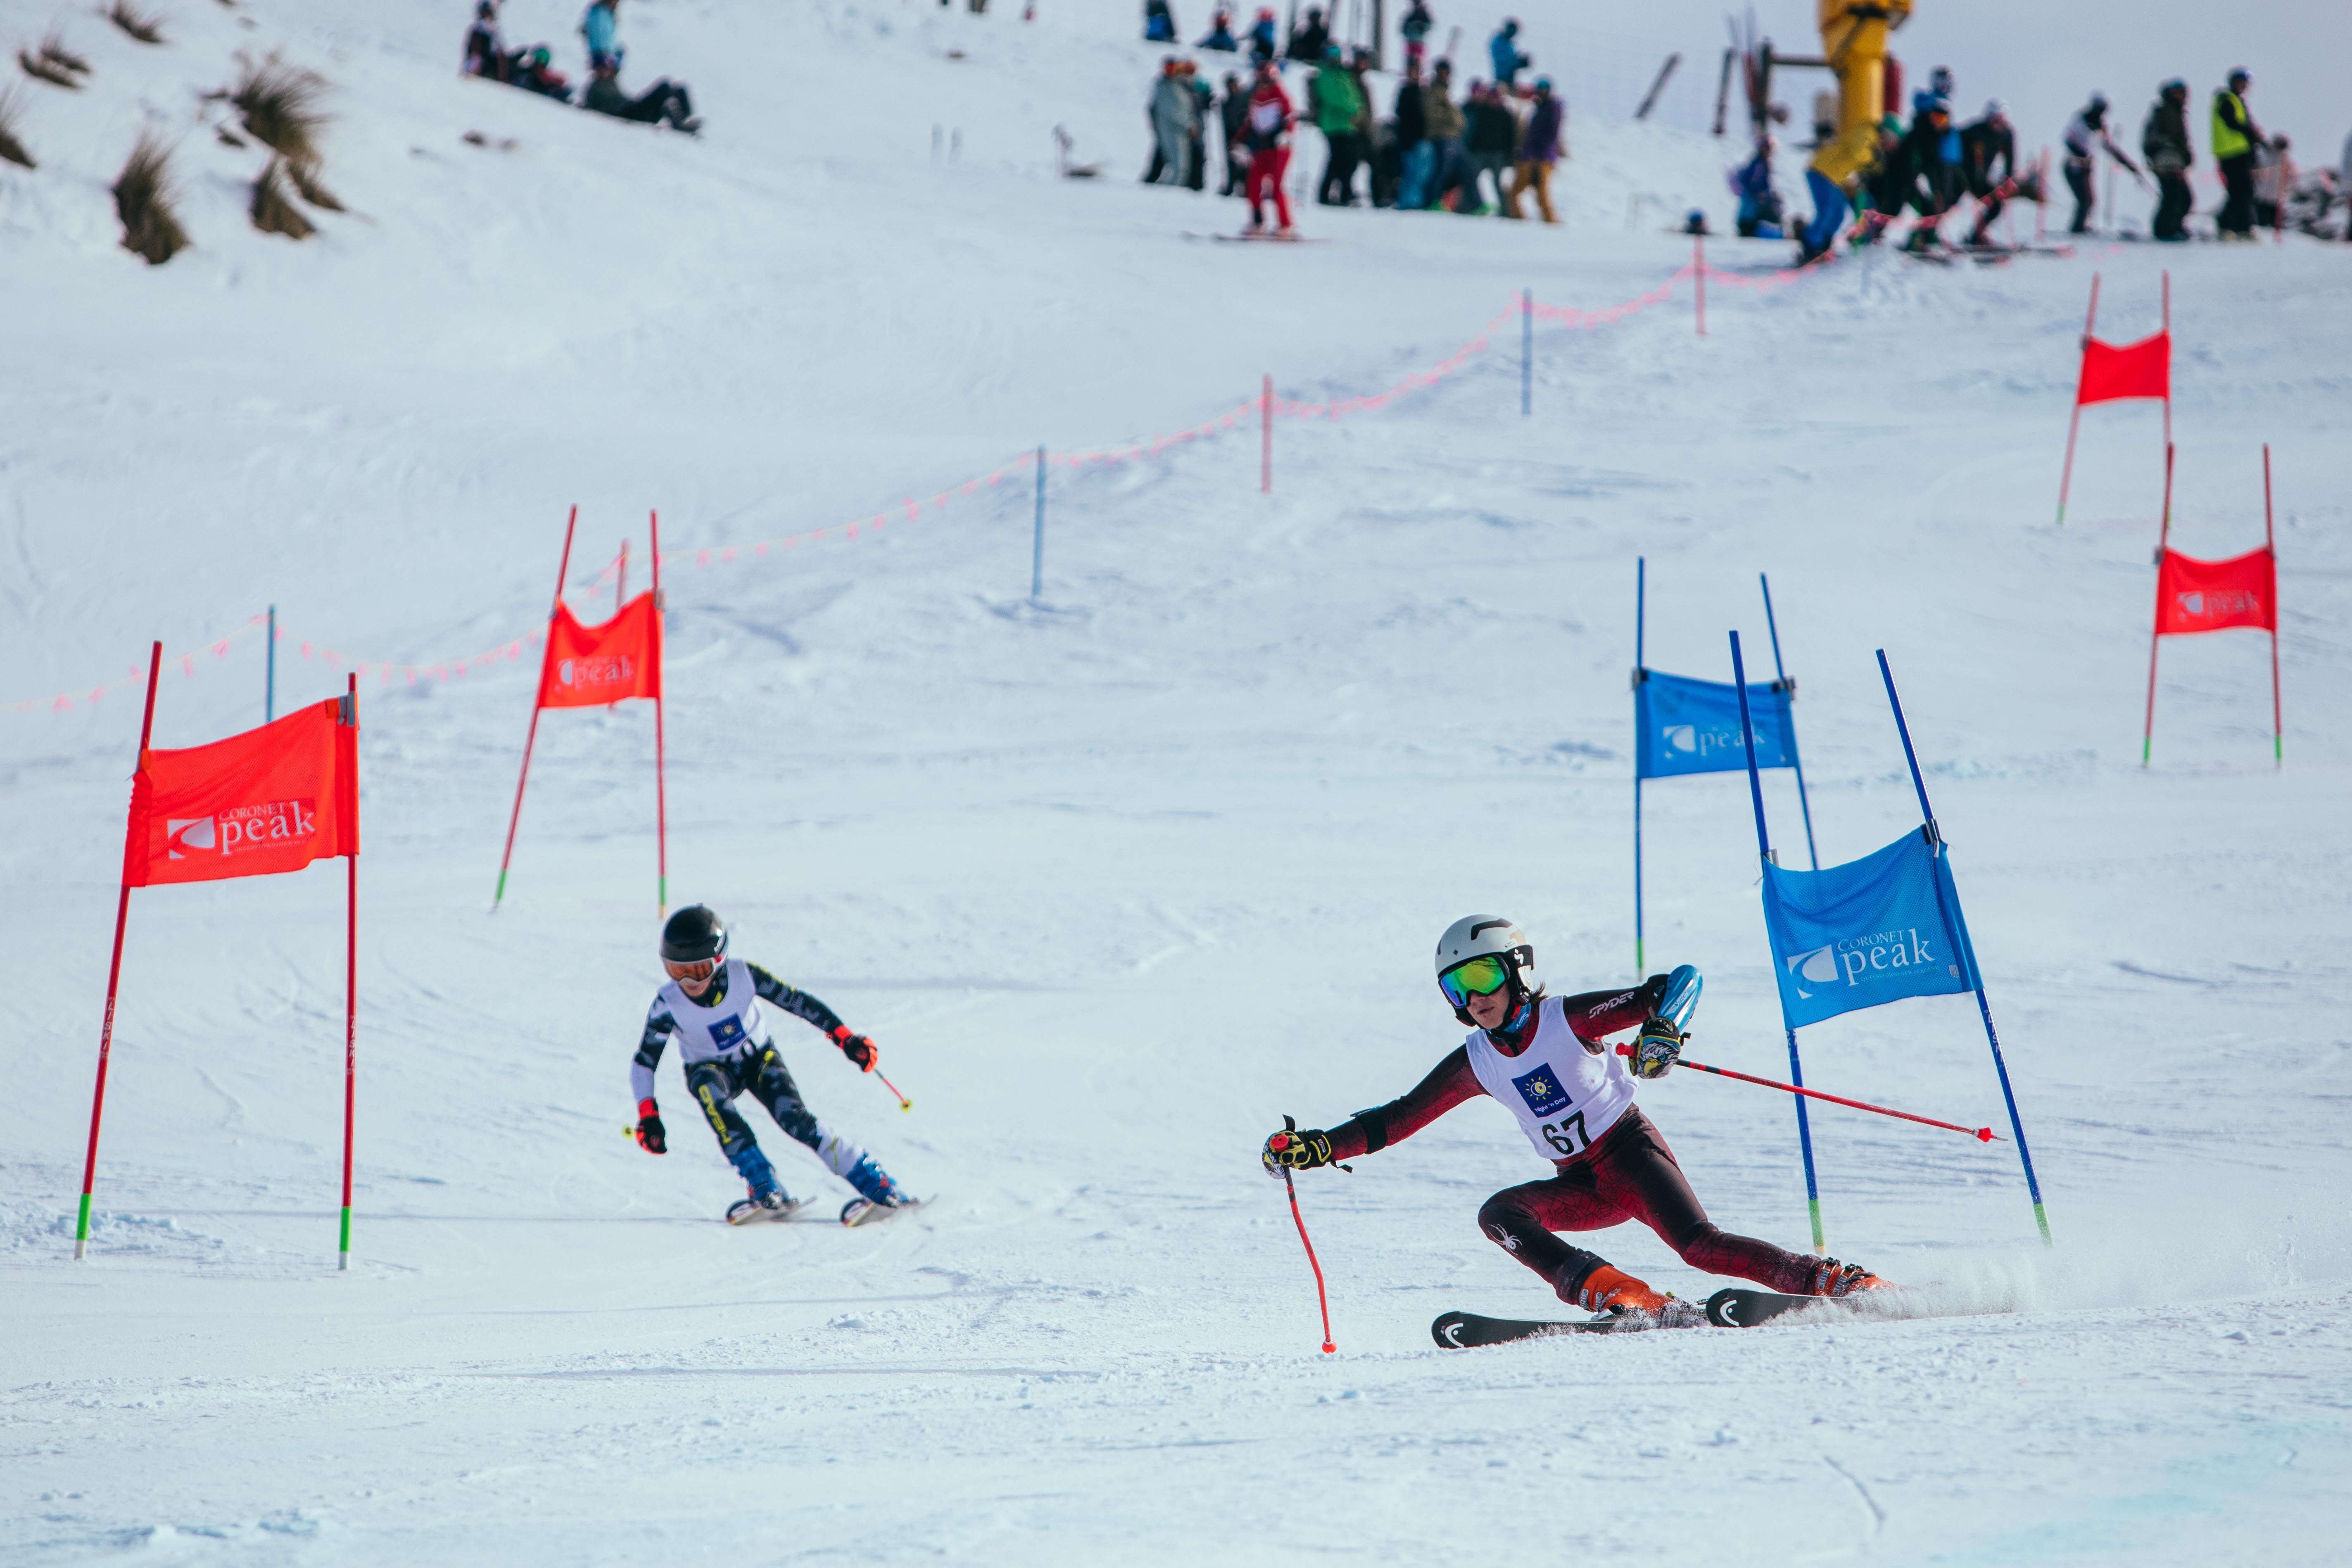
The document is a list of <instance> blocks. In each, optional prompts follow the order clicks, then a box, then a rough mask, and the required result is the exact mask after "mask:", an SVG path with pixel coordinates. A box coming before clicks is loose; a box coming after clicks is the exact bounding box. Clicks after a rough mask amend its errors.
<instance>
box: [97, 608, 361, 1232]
mask: <svg viewBox="0 0 2352 1568" xmlns="http://www.w3.org/2000/svg"><path fill="white" fill-rule="evenodd" d="M162 669H163V644H162V643H160V642H159V643H156V644H154V645H153V647H152V648H151V649H150V651H149V654H148V658H147V707H146V712H145V715H144V717H142V719H141V720H140V724H139V771H138V772H137V773H135V774H133V775H132V778H131V813H130V821H129V823H128V825H127V826H126V827H125V829H124V832H123V839H122V887H121V894H120V896H119V897H118V898H117V900H116V901H115V906H114V952H113V956H112V957H111V958H110V960H109V962H108V965H107V972H106V1021H105V1023H104V1024H103V1025H102V1026H100V1029H99V1036H98V1079H97V1082H96V1083H95V1084H94V1085H93V1086H92V1088H91V1089H90V1099H89V1151H88V1152H87V1153H86V1154H85V1155H84V1156H83V1159H82V1168H81V1212H80V1215H79V1217H78V1218H77V1219H76V1221H75V1223H74V1257H75V1258H77V1259H79V1258H84V1257H87V1256H88V1254H89V1206H90V1194H91V1192H92V1190H93V1189H94V1188H95V1186H96V1184H97V1181H98V1133H99V1127H100V1121H101V1119H102V1118H103V1116H104V1115H105V1111H106V1068H107V1063H108V1061H109V1059H110V1058H111V1056H112V1054H113V1049H114V1004H115V998H116V996H117V994H119V992H120V988H121V981H122V933H123V931H124V928H125V927H127V926H128V925H129V923H130V921H131V889H133V888H146V887H152V886H153V885H155V884H156V883H158V882H212V881H218V880H220V879H224V878H228V877H267V876H270V875H272V874H274V873H277V872H281V871H299V870H300V869H301V868H303V867H305V866H308V865H309V864H310V862H311V861H313V860H324V859H328V858H332V857H338V856H340V857H341V858H342V859H343V866H344V889H345V893H344V903H343V913H344V923H343V1212H342V1240H341V1244H340V1246H339V1247H338V1249H337V1267H338V1268H350V1267H351V1266H352V1120H353V1108H354V1100H355V1096H356V1087H355V1086H356V1083H357V1079H358V1067H359V890H360V859H359V856H360V768H359V735H360V699H359V677H358V676H357V675H353V676H352V678H351V685H350V688H349V689H348V690H347V691H346V693H345V694H344V695H343V696H341V697H340V698H333V699H330V700H327V701H324V702H317V703H313V704H311V705H310V707H308V708H305V709H302V710H299V711H298V712H294V713H289V714H288V715H287V716H286V717H285V718H283V719H279V720H276V721H272V722H270V723H268V724H264V725H262V726H261V728H259V729H257V730H247V731H245V733H243V734H241V735H231V736H230V737H229V738H228V739H227V740H226V741H215V742H213V743H212V744H211V745H209V746H191V747H187V748H185V749H184V750H180V751H156V750H154V749H153V748H152V747H151V746H149V745H148V743H147V742H148V741H149V740H150V739H151V738H152V736H153V734H154V731H155V682H156V677H157V676H158V675H159V674H160V673H161V672H162Z"/></svg>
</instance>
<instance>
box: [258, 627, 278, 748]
mask: <svg viewBox="0 0 2352 1568" xmlns="http://www.w3.org/2000/svg"><path fill="white" fill-rule="evenodd" d="M261 671H262V674H261V721H262V722H263V723H265V724H267V723H268V722H269V721H271V720H273V719H275V718H277V717H278V606H277V605H270V606H269V648H268V653H267V654H266V655H265V656H264V657H263V658H262V663H261Z"/></svg>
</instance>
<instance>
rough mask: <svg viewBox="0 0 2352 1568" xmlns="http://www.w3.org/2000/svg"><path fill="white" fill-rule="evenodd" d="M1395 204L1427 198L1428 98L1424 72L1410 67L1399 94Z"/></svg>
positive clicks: (1416, 202)
mask: <svg viewBox="0 0 2352 1568" xmlns="http://www.w3.org/2000/svg"><path fill="white" fill-rule="evenodd" d="M1396 147H1397V194H1396V205H1399V206H1401V207H1417V206H1420V205H1423V203H1424V202H1425V201H1426V200H1427V199H1428V192H1429V168H1430V160H1431V158H1432V157H1433V156H1434V154H1433V152H1432V150H1431V148H1430V145H1429V100H1427V99H1426V98H1425V97H1423V93H1422V81H1421V73H1420V72H1419V71H1414V70H1408V71H1406V72H1405V73H1404V79H1403V80H1402V81H1401V82H1399V83H1397V93H1396Z"/></svg>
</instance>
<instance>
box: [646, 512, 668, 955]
mask: <svg viewBox="0 0 2352 1568" xmlns="http://www.w3.org/2000/svg"><path fill="white" fill-rule="evenodd" d="M647 516H648V517H649V518H650V520H651V521H650V523H649V525H648V526H649V527H650V529H651V531H652V533H653V539H652V542H651V545H650V549H651V550H652V552H653V558H654V564H653V572H654V657H655V658H657V659H659V660H661V661H662V664H663V665H665V666H666V665H667V664H668V662H669V652H668V649H667V647H665V646H664V641H665V639H664V638H663V637H662V596H661V513H660V512H659V511H657V510H656V511H652V512H649V513H647ZM654 676H655V679H657V680H659V681H661V683H662V686H661V689H662V690H664V691H667V690H668V689H669V672H668V670H667V668H656V670H655V671H654ZM667 777H668V769H667V763H665V761H664V744H663V735H662V699H661V697H660V696H658V695H656V697H655V698H654V866H655V872H654V886H655V889H656V893H657V894H658V897H659V908H660V910H661V912H662V913H663V914H664V915H667V914H668V913H669V785H668V783H667Z"/></svg>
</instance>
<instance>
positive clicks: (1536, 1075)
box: [1511, 1067, 1569, 1116]
mask: <svg viewBox="0 0 2352 1568" xmlns="http://www.w3.org/2000/svg"><path fill="white" fill-rule="evenodd" d="M1511 1087H1512V1088H1513V1089H1517V1090H1518V1091H1519V1098H1520V1099H1521V1100H1526V1101H1527V1102H1528V1110H1532V1111H1534V1112H1535V1113H1536V1114H1537V1115H1538V1116H1549V1115H1550V1114H1551V1113H1552V1112H1553V1111H1555V1110H1567V1109H1568V1105H1569V1099H1568V1091H1567V1090H1566V1089H1562V1088H1560V1087H1559V1074H1558V1073H1556V1072H1554V1071H1552V1070H1551V1068H1548V1067H1540V1068H1535V1069H1534V1070H1532V1071H1530V1072H1524V1073H1521V1074H1520V1075H1519V1076H1518V1077H1517V1078H1515V1079H1512V1080H1511Z"/></svg>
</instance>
